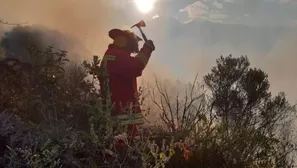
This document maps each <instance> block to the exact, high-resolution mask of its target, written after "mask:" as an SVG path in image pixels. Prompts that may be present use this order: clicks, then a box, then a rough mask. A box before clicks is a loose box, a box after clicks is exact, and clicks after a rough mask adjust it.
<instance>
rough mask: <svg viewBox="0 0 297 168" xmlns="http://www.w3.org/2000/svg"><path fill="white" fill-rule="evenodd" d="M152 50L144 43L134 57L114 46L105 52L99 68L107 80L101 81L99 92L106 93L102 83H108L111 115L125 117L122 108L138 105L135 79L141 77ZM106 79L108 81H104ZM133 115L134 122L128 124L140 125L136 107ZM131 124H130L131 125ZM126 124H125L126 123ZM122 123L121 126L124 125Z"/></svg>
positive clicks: (110, 46) (138, 111)
mask: <svg viewBox="0 0 297 168" xmlns="http://www.w3.org/2000/svg"><path fill="white" fill-rule="evenodd" d="M151 53H152V48H151V46H150V45H149V44H147V43H145V44H144V46H143V48H142V49H141V50H140V52H139V53H138V54H137V55H136V56H135V57H132V56H130V53H127V52H126V51H125V50H123V49H121V48H117V47H116V46H115V45H113V44H110V45H109V46H108V49H107V51H106V52H105V55H104V57H103V59H102V61H101V67H104V68H103V69H105V70H106V72H107V75H108V78H103V79H101V82H100V84H101V91H103V92H106V91H107V89H108V88H107V89H106V88H105V87H104V85H103V84H104V82H106V81H107V82H108V87H109V89H108V91H109V93H110V94H111V99H110V100H111V103H114V107H115V112H116V113H114V114H112V115H117V116H120V115H121V116H122V117H126V116H124V115H123V114H126V113H127V112H126V111H124V110H123V107H127V106H128V105H129V103H133V104H134V105H136V104H138V100H137V99H136V97H135V95H136V94H138V91H137V90H138V88H137V80H136V78H137V77H139V76H141V75H142V71H143V70H144V68H145V67H146V65H147V63H148V61H149V59H150V56H151ZM106 79H108V80H106ZM134 113H138V116H137V117H136V118H138V119H134V120H132V121H131V120H129V121H130V122H129V124H142V123H143V121H142V120H141V119H140V118H141V117H140V116H139V114H141V109H140V107H139V106H138V107H137V108H136V109H135V110H134ZM124 121H128V120H125V119H124V120H123V122H124ZM131 122H132V123H131ZM126 124H127V123H126ZM126 124H125V123H123V125H126Z"/></svg>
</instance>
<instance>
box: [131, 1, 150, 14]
mask: <svg viewBox="0 0 297 168" xmlns="http://www.w3.org/2000/svg"><path fill="white" fill-rule="evenodd" d="M154 1H155V0H135V4H136V6H137V8H138V10H139V11H140V12H142V13H148V12H150V11H151V10H152V9H153V8H154Z"/></svg>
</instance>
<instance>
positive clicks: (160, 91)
mask: <svg viewBox="0 0 297 168" xmlns="http://www.w3.org/2000/svg"><path fill="white" fill-rule="evenodd" d="M26 47H27V51H28V52H27V53H28V56H26V57H20V59H15V58H11V57H6V56H5V52H3V53H2V54H4V57H3V58H1V60H0V78H1V83H0V121H1V122H0V167H6V168H10V167H11V168H12V167H36V168H37V167H78V168H79V167H156V168H157V167H208V168H217V167H228V168H230V167H231V168H232V167H246V168H260V167H263V168H264V167H265V168H268V167H269V168H270V167H275V168H276V167H292V166H293V165H294V163H293V162H292V157H293V156H294V155H293V154H294V152H295V150H296V146H295V145H296V144H294V143H293V141H292V140H293V136H292V135H293V134H292V121H293V119H294V117H295V107H294V106H292V105H290V104H289V103H288V101H287V99H286V97H285V94H284V93H279V94H278V95H276V96H273V95H272V94H271V93H270V92H269V86H270V84H269V80H268V75H267V74H266V73H265V72H263V71H262V70H261V69H257V68H251V67H250V62H249V60H248V58H247V57H239V58H234V57H232V56H231V55H230V56H227V57H223V56H221V57H220V58H218V59H217V65H216V66H215V67H213V68H212V69H211V72H210V73H209V74H207V75H206V76H205V77H204V82H205V86H206V87H204V86H202V85H200V84H199V83H198V82H197V81H196V79H197V78H195V80H194V82H193V83H190V84H189V85H187V86H188V87H187V88H186V90H185V92H184V93H182V94H181V93H176V94H174V92H172V91H170V90H168V88H167V87H165V86H161V85H160V83H159V82H158V81H156V86H157V87H156V88H157V93H155V92H154V91H151V90H150V91H149V94H150V95H151V96H150V98H151V99H152V101H153V102H154V103H155V105H156V106H157V107H158V108H159V109H160V111H161V115H160V119H161V122H162V124H163V125H162V129H160V130H159V131H157V130H154V129H149V130H145V129H144V130H143V131H144V132H142V135H141V136H139V137H138V138H137V139H135V140H133V143H128V139H127V137H126V136H125V130H124V129H123V128H122V127H120V126H119V125H118V123H119V122H118V121H117V120H116V119H114V118H112V116H111V115H110V113H111V108H112V103H111V102H107V103H103V102H104V100H105V99H104V98H106V96H108V93H103V94H102V93H101V92H100V86H99V83H100V79H101V78H102V77H105V75H106V73H105V72H104V71H102V69H100V68H99V65H100V59H99V57H97V56H94V57H93V60H92V62H91V63H89V62H87V61H84V62H83V63H82V65H75V64H73V63H71V62H70V61H69V60H68V59H67V52H66V51H63V50H61V51H54V49H53V48H52V47H48V48H46V49H45V50H39V49H37V48H36V47H34V45H28V44H27V43H26ZM101 86H106V85H104V84H103V85H101ZM105 94H106V95H105ZM157 97H158V98H160V99H157ZM141 101H143V100H141ZM148 131H150V132H148ZM120 140H121V141H122V142H123V143H124V144H126V146H125V147H126V150H125V151H124V152H121V151H117V149H116V148H115V146H116V145H117V144H118V143H117V142H119V141H120Z"/></svg>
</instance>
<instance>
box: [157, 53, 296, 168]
mask: <svg viewBox="0 0 297 168" xmlns="http://www.w3.org/2000/svg"><path fill="white" fill-rule="evenodd" d="M204 82H205V86H206V88H205V89H206V90H203V89H202V90H200V91H199V92H197V91H195V89H191V88H199V86H200V85H199V84H196V83H195V81H194V83H193V84H191V85H190V89H187V90H191V92H188V94H185V95H184V97H181V96H179V93H177V94H176V95H170V94H168V93H170V92H171V91H169V90H166V89H163V88H165V87H164V86H163V87H162V86H158V87H157V89H158V92H159V93H160V95H161V102H155V103H156V105H157V106H158V107H160V110H161V112H162V113H161V118H162V119H163V120H162V121H163V124H164V125H165V126H168V129H167V130H169V132H171V133H172V135H173V136H174V138H175V141H180V140H181V142H182V144H183V145H184V146H186V147H187V148H184V147H183V148H181V149H177V148H176V153H177V154H176V155H174V156H173V157H172V158H171V160H170V161H169V163H168V167H209V168H212V167H213V168H215V167H228V168H230V167H248V168H250V167H265V168H268V167H293V166H294V160H293V157H292V156H293V155H294V153H295V151H296V145H295V143H294V141H293V140H294V137H293V133H294V132H293V127H292V126H293V125H292V124H293V120H294V118H295V116H296V113H295V112H296V110H295V107H294V106H292V105H290V104H289V103H288V101H287V99H286V97H285V94H284V93H279V94H278V95H276V96H272V94H271V93H270V92H269V86H270V84H269V81H268V75H267V74H266V73H265V72H263V71H262V70H260V69H256V68H250V62H249V60H248V58H247V57H244V56H242V57H239V58H234V57H232V56H231V55H230V56H227V57H223V56H221V57H220V58H218V59H217V65H216V66H215V67H213V68H212V70H211V72H210V73H209V74H207V75H206V76H204ZM153 100H154V99H153ZM195 100H200V101H195ZM202 100H203V101H202ZM176 107H181V108H176ZM183 107H194V109H195V110H194V111H193V110H192V109H191V108H183ZM179 110H180V111H181V112H179ZM195 116H196V118H195ZM187 118H191V119H195V121H198V122H197V123H193V122H192V120H186V119H187ZM168 123H169V124H168ZM172 125H174V129H171V128H172ZM184 126H187V127H184ZM192 126H194V127H192ZM189 128H192V129H189ZM193 128H194V129H193ZM189 151H190V152H189ZM185 155H189V156H190V157H185Z"/></svg>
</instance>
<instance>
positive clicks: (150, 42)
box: [144, 40, 156, 51]
mask: <svg viewBox="0 0 297 168" xmlns="http://www.w3.org/2000/svg"><path fill="white" fill-rule="evenodd" d="M144 45H145V46H147V47H149V48H151V49H152V51H154V50H155V49H156V48H155V45H154V42H153V41H152V40H148V41H146V42H145V43H144Z"/></svg>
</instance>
